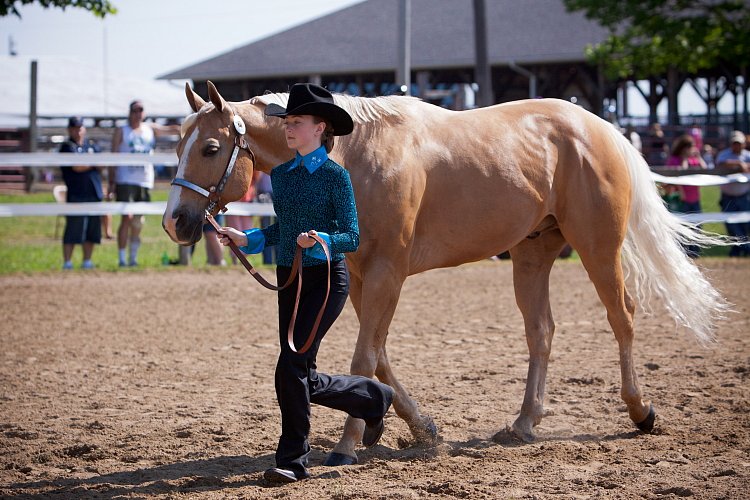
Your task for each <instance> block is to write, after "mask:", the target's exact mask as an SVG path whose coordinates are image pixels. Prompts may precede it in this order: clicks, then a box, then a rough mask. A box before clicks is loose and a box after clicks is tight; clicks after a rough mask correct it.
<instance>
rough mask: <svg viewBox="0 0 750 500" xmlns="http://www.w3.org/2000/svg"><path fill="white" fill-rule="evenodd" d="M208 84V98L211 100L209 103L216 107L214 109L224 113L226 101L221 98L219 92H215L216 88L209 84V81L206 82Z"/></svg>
mask: <svg viewBox="0 0 750 500" xmlns="http://www.w3.org/2000/svg"><path fill="white" fill-rule="evenodd" d="M206 83H207V84H208V97H209V98H210V99H211V102H212V103H214V106H216V109H217V110H218V111H219V113H221V112H222V111H224V106H225V105H226V101H225V100H224V98H223V97H221V94H219V91H218V90H216V87H215V86H214V84H213V83H212V82H211V80H208V81H207V82H206Z"/></svg>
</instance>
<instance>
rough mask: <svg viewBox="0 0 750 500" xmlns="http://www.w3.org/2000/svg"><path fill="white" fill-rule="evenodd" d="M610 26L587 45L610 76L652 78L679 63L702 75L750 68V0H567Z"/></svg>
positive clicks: (687, 70) (683, 68)
mask: <svg viewBox="0 0 750 500" xmlns="http://www.w3.org/2000/svg"><path fill="white" fill-rule="evenodd" d="M564 2H565V6H566V8H567V9H568V10H569V11H582V12H583V13H584V15H585V16H586V17H587V18H588V19H591V20H593V21H595V22H597V23H599V24H600V25H601V26H603V27H604V28H606V29H607V30H609V36H608V37H607V39H606V40H605V41H604V42H602V43H600V44H598V45H595V46H589V47H587V49H586V56H587V58H588V59H589V61H591V62H593V63H595V64H601V65H602V66H603V68H604V71H605V73H606V75H607V76H608V77H610V78H613V79H617V78H633V77H635V78H646V77H649V76H656V75H661V74H664V73H666V71H667V70H668V68H670V67H674V68H676V69H677V70H679V71H682V72H685V73H688V74H696V73H698V72H700V71H701V70H705V69H713V68H716V67H718V66H720V65H726V66H728V67H731V68H739V67H743V66H745V67H747V66H750V49H749V48H750V1H748V0H564Z"/></svg>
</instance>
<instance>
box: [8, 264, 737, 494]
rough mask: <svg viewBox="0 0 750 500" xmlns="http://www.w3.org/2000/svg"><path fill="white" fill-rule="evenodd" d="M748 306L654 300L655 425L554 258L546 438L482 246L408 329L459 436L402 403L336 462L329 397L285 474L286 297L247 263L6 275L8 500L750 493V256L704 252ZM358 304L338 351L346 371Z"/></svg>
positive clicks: (577, 278) (333, 360)
mask: <svg viewBox="0 0 750 500" xmlns="http://www.w3.org/2000/svg"><path fill="white" fill-rule="evenodd" d="M702 264H703V265H706V266H708V267H709V273H710V275H711V277H712V279H713V281H714V282H715V283H716V284H717V285H718V287H719V288H720V289H721V290H722V291H723V292H724V293H725V295H726V296H727V297H728V298H729V299H730V300H731V301H732V302H733V303H734V304H735V309H736V311H737V312H736V313H735V314H733V315H732V316H731V317H730V319H729V320H727V321H726V322H724V323H722V324H721V325H720V327H719V330H718V337H719V339H720V341H719V343H718V345H716V346H715V347H714V348H710V349H705V348H702V347H700V346H698V345H697V343H696V342H695V341H694V340H693V338H692V337H691V336H690V335H689V334H688V333H686V332H683V331H676V330H675V327H674V323H673V321H672V320H671V319H670V318H668V317H667V316H666V315H665V314H664V313H663V312H661V310H658V309H657V311H656V313H655V314H654V315H652V316H644V315H642V314H639V316H638V320H637V338H636V348H635V359H636V366H637V367H638V372H639V376H640V382H641V387H642V389H643V390H644V392H645V395H646V397H647V398H648V399H650V400H652V401H653V402H654V404H655V406H656V408H657V411H658V418H657V423H656V429H655V432H654V434H652V435H643V434H641V433H639V432H637V431H636V430H635V428H634V427H633V425H632V424H631V422H630V420H629V419H628V417H627V413H626V412H625V407H624V405H623V403H622V401H621V400H620V397H619V390H620V374H619V366H618V354H617V346H616V342H615V340H614V337H613V335H612V333H611V332H610V330H609V325H608V324H607V322H606V317H605V313H604V309H603V307H602V306H601V305H600V303H599V302H598V299H597V297H596V294H595V292H594V289H593V286H592V285H591V284H590V282H589V281H588V279H587V277H586V274H585V271H584V270H583V268H582V267H581V266H580V264H578V263H576V262H560V263H559V264H558V265H557V266H556V267H555V270H554V272H553V275H552V290H553V292H552V298H553V311H554V313H555V317H556V321H557V334H556V337H555V341H554V345H553V354H552V358H551V362H550V368H549V373H548V377H547V397H546V409H547V416H546V418H545V419H544V421H543V422H542V423H541V425H540V426H539V427H537V431H538V435H539V438H538V440H537V441H536V442H535V443H533V444H520V443H517V442H513V441H510V440H508V439H505V438H504V437H503V434H502V433H500V434H499V436H500V437H496V438H495V439H494V440H493V436H494V435H495V434H496V433H498V431H502V430H503V429H505V427H506V425H509V424H511V423H512V422H513V419H514V418H515V416H516V414H517V413H518V410H519V408H520V404H521V401H522V397H523V389H524V383H525V377H526V369H527V362H528V354H527V349H526V342H525V338H524V334H523V323H522V319H521V316H520V313H519V312H518V310H517V309H516V307H515V303H514V298H513V292H512V282H511V267H510V264H509V263H507V262H501V263H494V262H489V261H487V262H482V263H478V264H473V265H468V266H463V267H461V268H458V269H444V270H437V271H431V272H429V273H425V274H423V275H420V276H416V277H413V278H411V279H410V280H408V281H407V284H406V286H405V289H404V291H403V294H402V298H401V302H400V305H399V308H398V311H397V313H396V318H395V320H394V322H393V325H392V328H391V331H390V337H389V355H390V358H391V360H392V362H393V363H394V366H395V370H396V372H397V374H399V375H400V377H401V380H402V381H403V382H405V384H406V385H407V387H408V388H409V389H410V391H411V393H412V394H413V395H414V396H415V397H416V399H417V401H418V402H419V404H420V407H421V409H422V411H423V412H424V413H425V414H428V415H431V416H432V417H433V418H434V419H435V422H436V424H437V425H438V427H439V431H440V437H441V441H440V442H439V443H438V444H437V445H436V446H433V447H426V446H420V445H416V444H415V443H414V442H413V440H412V437H411V435H410V433H409V431H408V429H407V427H406V425H405V424H404V422H402V421H401V420H400V419H399V418H398V417H396V415H395V414H394V413H393V411H391V412H390V413H389V414H388V417H387V419H386V434H385V435H384V437H383V440H382V441H381V444H380V445H378V446H376V447H375V448H373V449H371V450H366V451H365V450H362V451H361V452H360V454H359V457H360V464H359V465H354V466H348V467H341V468H337V469H329V468H326V467H322V466H321V465H319V464H320V462H321V461H322V459H323V458H324V457H325V454H326V453H327V452H328V451H329V450H330V448H331V447H332V446H333V445H334V443H335V441H336V440H337V439H338V437H339V435H340V432H341V429H342V427H343V423H344V417H343V415H341V414H339V413H337V412H334V411H331V410H327V409H324V408H320V407H314V408H313V431H312V435H311V443H312V445H313V448H314V451H313V454H312V465H313V467H312V468H311V472H312V474H313V478H312V479H311V480H309V481H305V482H302V483H298V484H294V485H288V486H284V487H278V488H270V487H267V486H266V485H264V483H263V481H262V478H261V476H262V471H263V470H264V469H266V468H267V467H269V466H272V464H273V451H274V448H275V444H276V440H277V438H278V432H279V413H278V410H277V408H276V403H275V396H274V390H273V367H274V365H275V358H276V353H277V346H276V340H275V339H276V337H277V333H276V328H275V323H276V313H275V295H274V294H273V293H271V292H268V291H267V290H265V289H262V288H261V287H260V286H258V285H257V284H256V283H255V282H254V281H252V280H250V279H249V278H247V277H245V276H243V275H242V274H241V273H240V271H239V270H237V269H233V270H214V271H176V270H174V271H173V270H170V271H163V272H159V271H152V272H140V273H132V272H127V273H116V274H115V273H97V272H93V273H90V274H89V273H80V272H75V273H72V274H62V273H56V274H50V275H35V276H12V277H3V278H0V300H1V301H2V308H3V323H2V326H1V327H0V328H1V330H0V332H1V334H0V340H1V341H2V348H1V349H0V497H2V498H34V497H41V498H46V497H50V498H106V499H109V498H145V497H149V498H193V497H198V498H287V497H291V498H303V497H304V498H306V499H317V498H337V499H355V498H382V499H386V498H388V499H390V498H415V499H416V498H470V499H473V498H543V499H548V498H677V497H694V498H748V496H750V400H749V399H748V396H750V391H748V387H749V386H748V381H749V380H748V379H749V377H750V312H749V311H748V309H749V306H748V297H750V295H749V294H750V262H745V261H735V262H731V261H703V262H702ZM356 330H357V322H356V318H355V315H354V312H353V310H352V309H351V307H350V306H347V308H346V309H345V311H344V313H343V315H342V317H341V318H340V319H339V321H338V322H337V324H336V325H335V326H334V328H333V329H332V330H331V332H329V334H328V336H327V338H326V340H325V341H324V344H323V347H322V349H321V355H320V356H319V367H320V369H321V371H325V372H347V371H348V366H349V359H350V356H351V353H352V350H353V346H354V341H355V336H356Z"/></svg>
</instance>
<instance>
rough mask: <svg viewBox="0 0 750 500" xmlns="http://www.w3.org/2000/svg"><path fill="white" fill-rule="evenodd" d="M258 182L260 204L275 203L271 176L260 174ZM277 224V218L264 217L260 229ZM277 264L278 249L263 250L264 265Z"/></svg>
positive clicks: (257, 189) (257, 197) (256, 188)
mask: <svg viewBox="0 0 750 500" xmlns="http://www.w3.org/2000/svg"><path fill="white" fill-rule="evenodd" d="M258 174H259V175H258V180H257V181H256V183H255V198H256V201H257V202H258V203H273V186H271V176H270V175H268V174H265V173H263V172H258ZM274 222H276V218H275V217H273V216H270V215H264V216H262V217H261V218H260V227H267V226H270V225H271V224H273V223H274ZM275 263H276V247H275V246H267V247H264V248H263V264H266V265H273V264H275Z"/></svg>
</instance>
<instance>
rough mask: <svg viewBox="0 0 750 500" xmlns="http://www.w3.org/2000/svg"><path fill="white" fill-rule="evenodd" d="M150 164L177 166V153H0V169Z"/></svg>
mask: <svg viewBox="0 0 750 500" xmlns="http://www.w3.org/2000/svg"><path fill="white" fill-rule="evenodd" d="M152 164H153V165H167V166H172V165H177V153H175V152H171V153H153V154H143V153H96V154H71V153H0V167H35V168H41V167H72V166H86V167H117V166H120V165H152Z"/></svg>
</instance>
